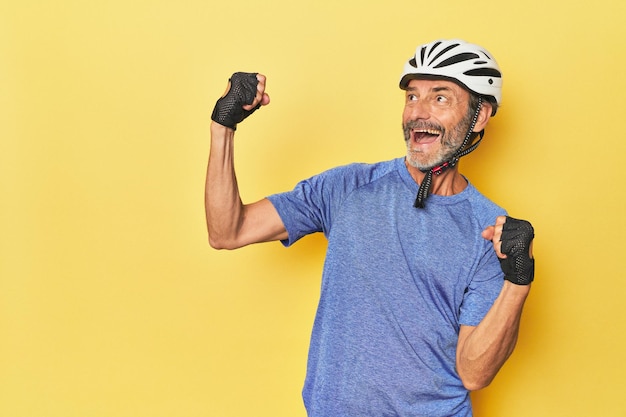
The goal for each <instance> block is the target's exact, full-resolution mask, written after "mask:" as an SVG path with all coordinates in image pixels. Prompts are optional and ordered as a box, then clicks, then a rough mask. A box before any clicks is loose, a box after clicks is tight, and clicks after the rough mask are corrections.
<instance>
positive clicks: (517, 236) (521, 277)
mask: <svg viewBox="0 0 626 417" xmlns="http://www.w3.org/2000/svg"><path fill="white" fill-rule="evenodd" d="M534 237H535V231H534V229H533V226H532V225H531V224H530V223H529V222H527V221H526V220H518V219H514V218H513V217H507V218H506V222H505V223H504V225H503V226H502V236H501V237H500V241H501V242H502V247H501V248H500V252H502V253H503V254H505V255H506V256H507V257H506V258H505V259H501V258H499V259H500V266H501V267H502V271H504V279H506V280H508V281H511V282H512V283H514V284H518V285H528V284H530V283H531V282H533V279H534V276H535V260H534V259H531V258H530V255H529V254H528V253H529V249H530V243H531V242H532V240H533V238H534Z"/></svg>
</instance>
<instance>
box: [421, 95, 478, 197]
mask: <svg viewBox="0 0 626 417" xmlns="http://www.w3.org/2000/svg"><path fill="white" fill-rule="evenodd" d="M482 105H483V101H482V98H480V97H479V98H478V105H477V106H476V112H475V113H474V117H473V118H472V123H471V124H470V127H469V129H468V130H467V134H466V135H465V140H463V143H462V144H461V146H459V149H458V150H457V151H456V152H455V153H454V155H452V158H450V159H449V160H448V161H446V162H444V163H442V164H439V165H435V166H434V167H432V168H426V169H422V170H420V171H422V172H425V173H426V176H425V177H424V180H423V181H422V183H421V184H420V188H419V190H418V191H417V197H416V198H415V203H414V204H413V207H415V208H424V207H425V202H426V199H427V198H428V196H429V195H430V187H431V186H432V184H433V174H434V175H440V174H441V173H442V172H443V171H445V170H446V169H448V168H452V167H454V166H455V165H456V164H457V163H458V162H459V159H460V158H461V157H462V156H465V155H467V154H468V153H470V152H472V151H473V150H474V149H476V148H477V147H478V145H479V144H480V141H482V140H483V136H484V135H485V131H484V130H481V131H480V134H479V135H480V138H479V139H478V140H477V141H476V142H474V143H473V144H472V145H470V146H468V147H467V148H466V146H467V144H468V143H469V140H470V137H471V136H472V132H473V131H474V126H476V122H477V121H478V114H479V113H480V109H481V108H482Z"/></svg>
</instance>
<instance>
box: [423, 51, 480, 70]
mask: <svg viewBox="0 0 626 417" xmlns="http://www.w3.org/2000/svg"><path fill="white" fill-rule="evenodd" d="M476 58H478V55H476V54H474V53H471V52H464V53H462V54H457V55H454V56H452V57H450V58H448V59H445V60H443V61H441V62H440V63H438V64H437V65H435V67H434V68H442V67H447V66H450V65H454V64H458V63H459V62H464V61H469V60H470V59H476Z"/></svg>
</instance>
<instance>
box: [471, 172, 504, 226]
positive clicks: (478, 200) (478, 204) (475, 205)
mask: <svg viewBox="0 0 626 417" xmlns="http://www.w3.org/2000/svg"><path fill="white" fill-rule="evenodd" d="M468 191H469V192H468V195H469V199H468V200H469V202H470V203H471V209H472V214H473V215H474V217H475V218H476V220H477V221H478V223H479V224H480V225H481V226H483V227H487V226H489V225H492V224H493V223H494V222H495V220H496V217H498V216H505V215H506V214H507V212H506V210H505V209H504V208H502V207H501V206H499V205H498V204H497V203H495V202H494V201H492V200H491V199H489V198H488V197H487V196H485V195H484V194H483V193H481V192H480V191H479V190H478V189H477V188H476V187H475V186H474V185H473V184H471V183H469V185H468Z"/></svg>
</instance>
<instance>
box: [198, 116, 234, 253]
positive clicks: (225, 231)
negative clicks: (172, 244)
mask: <svg viewBox="0 0 626 417" xmlns="http://www.w3.org/2000/svg"><path fill="white" fill-rule="evenodd" d="M234 133H235V132H234V131H233V130H232V129H228V128H226V127H224V126H222V125H220V124H217V123H215V122H212V123H211V149H210V153H209V164H208V167H207V175H206V183H205V197H204V203H205V213H206V221H207V229H208V233H209V243H210V244H211V246H213V247H215V248H225V247H228V245H229V243H228V242H232V241H233V239H234V238H235V236H236V235H237V231H238V229H239V228H240V226H241V222H242V218H243V204H242V202H241V197H240V195H239V188H238V186H237V178H236V176H235V168H234V155H233V153H234Z"/></svg>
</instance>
